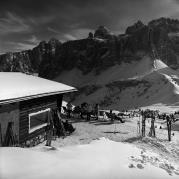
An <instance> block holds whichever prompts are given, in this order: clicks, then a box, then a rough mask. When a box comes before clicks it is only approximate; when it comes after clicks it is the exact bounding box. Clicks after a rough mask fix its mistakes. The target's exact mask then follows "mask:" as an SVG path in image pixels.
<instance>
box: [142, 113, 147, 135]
mask: <svg viewBox="0 0 179 179" xmlns="http://www.w3.org/2000/svg"><path fill="white" fill-rule="evenodd" d="M145 120H146V118H145V114H143V113H142V137H145Z"/></svg>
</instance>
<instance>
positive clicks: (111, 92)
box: [56, 56, 179, 110]
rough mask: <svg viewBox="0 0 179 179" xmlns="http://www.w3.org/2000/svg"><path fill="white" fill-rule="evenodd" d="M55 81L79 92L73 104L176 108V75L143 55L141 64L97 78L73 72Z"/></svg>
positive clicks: (178, 90) (178, 78) (178, 77)
mask: <svg viewBox="0 0 179 179" xmlns="http://www.w3.org/2000/svg"><path fill="white" fill-rule="evenodd" d="M56 80H57V81H60V82H61V81H62V82H65V83H67V84H69V85H74V86H76V87H77V88H78V89H79V93H78V94H76V96H75V100H74V104H75V105H79V104H81V103H82V102H85V101H87V102H90V103H99V104H100V105H101V106H103V108H112V109H116V110H119V109H126V108H127V109H131V108H135V107H146V106H152V105H157V104H161V106H175V107H177V106H178V105H179V103H178V101H179V97H178V94H179V85H178V84H179V73H178V72H177V71H175V70H173V69H171V68H170V67H168V66H167V65H166V64H165V63H164V62H162V61H161V60H159V59H155V60H153V59H151V58H150V57H147V56H145V57H143V59H142V60H141V61H135V62H132V63H123V64H121V65H116V66H113V67H111V68H109V69H107V70H106V71H103V72H102V73H100V74H99V75H95V73H92V72H91V73H89V74H87V75H83V74H82V73H81V72H80V71H79V70H77V69H73V70H72V71H68V72H63V73H62V75H60V76H59V77H58V78H56Z"/></svg>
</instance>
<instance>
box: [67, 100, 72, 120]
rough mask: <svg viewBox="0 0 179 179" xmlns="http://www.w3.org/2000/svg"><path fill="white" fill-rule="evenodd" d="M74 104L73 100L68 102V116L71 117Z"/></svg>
mask: <svg viewBox="0 0 179 179" xmlns="http://www.w3.org/2000/svg"><path fill="white" fill-rule="evenodd" d="M72 107H73V106H72V104H71V102H68V103H67V117H68V118H71V112H72Z"/></svg>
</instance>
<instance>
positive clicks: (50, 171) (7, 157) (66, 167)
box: [0, 138, 179, 179]
mask: <svg viewBox="0 0 179 179" xmlns="http://www.w3.org/2000/svg"><path fill="white" fill-rule="evenodd" d="M0 158H1V162H0V171H1V173H0V176H1V178H2V179H15V178H18V179H24V178H26V179H49V178H53V179H64V178H65V179H104V178H106V179H109V178H111V179H124V178H125V179H131V178H133V179H135V178H136V179H140V178H141V179H142V178H145V179H151V178H152V179H155V178H164V179H166V178H178V174H179V170H178V168H177V164H175V163H170V162H169V161H167V160H164V159H162V158H161V157H159V155H158V154H156V153H151V152H149V151H144V150H141V149H139V148H137V147H135V146H133V145H132V144H124V143H120V142H113V141H110V140H108V139H105V138H101V139H100V140H95V141H93V142H92V143H91V144H86V145H77V146H71V147H64V148H48V147H37V148H34V149H23V148H17V147H16V148H10V147H9V148H0ZM169 174H170V175H169Z"/></svg>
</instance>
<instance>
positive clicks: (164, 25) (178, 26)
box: [148, 17, 179, 33]
mask: <svg viewBox="0 0 179 179" xmlns="http://www.w3.org/2000/svg"><path fill="white" fill-rule="evenodd" d="M148 26H149V27H151V28H160V29H165V30H167V32H168V33H169V32H179V20H177V19H170V18H164V17H162V18H159V19H155V20H152V21H150V22H149V23H148Z"/></svg>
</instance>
